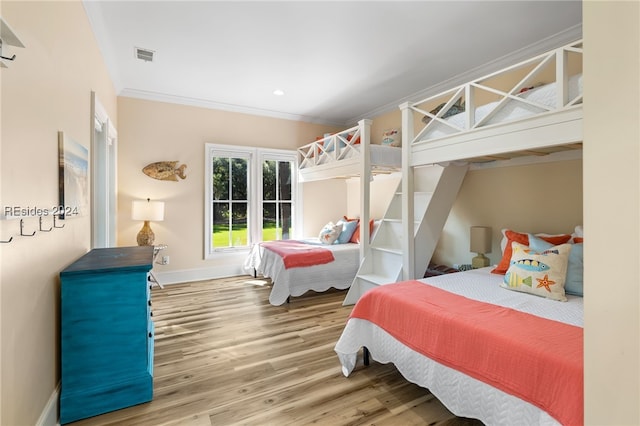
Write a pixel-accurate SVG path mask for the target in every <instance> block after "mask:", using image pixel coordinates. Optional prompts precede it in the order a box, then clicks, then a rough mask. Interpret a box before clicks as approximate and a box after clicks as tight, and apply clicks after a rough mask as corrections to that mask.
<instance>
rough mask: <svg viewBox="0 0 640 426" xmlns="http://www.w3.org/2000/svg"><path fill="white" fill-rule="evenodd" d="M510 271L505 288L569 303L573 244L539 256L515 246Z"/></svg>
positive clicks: (512, 245)
mask: <svg viewBox="0 0 640 426" xmlns="http://www.w3.org/2000/svg"><path fill="white" fill-rule="evenodd" d="M511 247H512V254H511V261H510V264H509V269H508V270H507V273H506V274H505V276H504V280H503V282H502V284H500V285H501V286H502V287H504V288H507V289H509V290H515V291H520V292H523V293H531V294H535V295H537V296H542V297H546V298H548V299H553V300H559V301H561V302H566V301H567V298H566V297H565V292H564V284H565V282H566V279H567V263H568V261H569V253H570V252H571V244H561V245H558V246H553V247H550V248H548V249H546V250H544V251H542V252H536V251H535V250H533V249H531V248H530V247H529V246H526V245H524V244H520V243H516V242H513V243H511Z"/></svg>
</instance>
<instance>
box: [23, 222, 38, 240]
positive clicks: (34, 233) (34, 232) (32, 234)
mask: <svg viewBox="0 0 640 426" xmlns="http://www.w3.org/2000/svg"><path fill="white" fill-rule="evenodd" d="M23 230H24V219H20V235H21V236H23V237H33V236H34V235H36V231H33V233H31V234H25V233H24V232H23Z"/></svg>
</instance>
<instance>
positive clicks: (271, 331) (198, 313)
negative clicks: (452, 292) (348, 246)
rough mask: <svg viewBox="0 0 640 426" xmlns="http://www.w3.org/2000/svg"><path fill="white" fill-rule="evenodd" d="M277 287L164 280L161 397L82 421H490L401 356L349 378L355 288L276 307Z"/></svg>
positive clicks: (156, 309) (157, 305)
mask: <svg viewBox="0 0 640 426" xmlns="http://www.w3.org/2000/svg"><path fill="white" fill-rule="evenodd" d="M270 290H271V287H270V284H269V282H268V281H266V280H263V279H260V278H258V279H253V278H252V277H250V276H242V277H233V278H227V279H218V280H210V281H202V282H196V283H185V284H178V285H170V286H166V287H165V288H164V289H159V288H157V287H155V288H154V289H153V290H152V301H153V318H154V322H155V333H156V335H155V357H154V359H155V365H154V398H153V401H151V402H149V403H146V404H141V405H138V406H134V407H129V408H126V409H122V410H118V411H114V412H111V413H107V414H103V415H101V416H96V417H93V418H90V419H85V420H81V421H78V422H75V423H73V425H78V426H80V425H87V426H88V425H123V424H126V425H167V426H168V425H187V426H209V425H231V424H247V425H307V424H318V425H332V426H333V425H359V424H376V425H439V426H443V425H447V426H452V425H474V426H475V425H479V424H481V423H480V422H478V421H475V420H469V419H462V418H456V417H455V416H454V415H453V414H451V413H450V412H449V411H448V410H447V409H446V408H445V407H444V406H443V405H442V404H441V403H440V402H439V401H438V400H437V399H436V398H435V397H434V396H433V395H431V394H430V393H429V391H427V390H426V389H423V388H420V387H418V386H416V385H413V384H411V383H409V382H407V381H406V380H405V379H404V378H403V377H402V376H401V375H400V373H398V372H397V370H396V369H395V367H394V366H393V365H390V364H389V365H382V364H378V363H376V362H373V361H372V363H371V365H370V366H368V367H364V366H362V365H359V366H357V367H356V371H355V372H354V374H352V375H351V376H350V377H349V378H345V377H344V376H343V375H342V373H341V371H340V364H339V362H338V358H337V356H336V355H335V352H334V351H333V347H334V345H335V343H336V341H337V340H338V337H339V336H340V333H341V332H342V329H343V327H344V324H345V322H346V319H347V317H348V315H349V312H350V311H351V307H343V306H342V301H343V300H344V297H345V295H346V291H337V290H332V291H328V292H325V293H320V294H318V293H313V292H311V293H308V294H306V295H304V296H302V297H297V298H292V300H291V302H290V303H289V304H285V305H283V306H279V307H276V306H271V305H270V304H269V302H268V296H269V292H270ZM359 362H360V363H362V359H360V360H359Z"/></svg>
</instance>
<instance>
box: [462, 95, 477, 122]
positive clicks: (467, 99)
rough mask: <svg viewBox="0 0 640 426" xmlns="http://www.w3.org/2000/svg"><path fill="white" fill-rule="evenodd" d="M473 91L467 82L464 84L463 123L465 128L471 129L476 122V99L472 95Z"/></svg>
mask: <svg viewBox="0 0 640 426" xmlns="http://www.w3.org/2000/svg"><path fill="white" fill-rule="evenodd" d="M473 93H474V91H473V90H472V87H471V85H470V84H467V85H465V86H464V103H465V105H466V107H465V112H464V113H465V114H466V116H465V123H466V126H467V127H465V129H466V130H469V129H472V128H473V126H475V124H476V118H475V117H476V107H475V105H476V103H475V102H476V101H475V99H474V96H473Z"/></svg>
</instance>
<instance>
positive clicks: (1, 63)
mask: <svg viewBox="0 0 640 426" xmlns="http://www.w3.org/2000/svg"><path fill="white" fill-rule="evenodd" d="M3 45H7V46H15V47H24V44H22V42H21V41H20V39H19V38H18V36H17V35H16V34H15V33H14V32H13V30H12V29H11V27H10V26H9V24H7V22H6V21H5V20H4V19H2V18H1V17H0V68H7V64H6V63H5V62H13V60H14V59H15V58H16V55H12V56H10V57H9V56H4V55H3V54H2V47H3Z"/></svg>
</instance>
